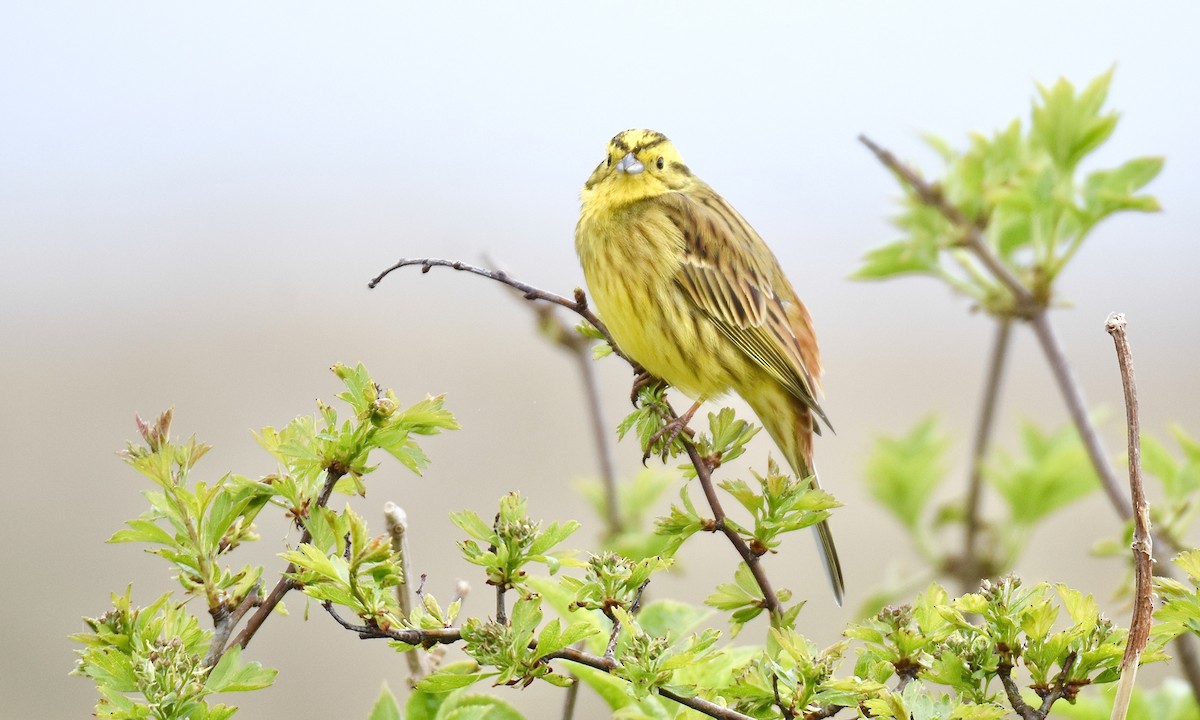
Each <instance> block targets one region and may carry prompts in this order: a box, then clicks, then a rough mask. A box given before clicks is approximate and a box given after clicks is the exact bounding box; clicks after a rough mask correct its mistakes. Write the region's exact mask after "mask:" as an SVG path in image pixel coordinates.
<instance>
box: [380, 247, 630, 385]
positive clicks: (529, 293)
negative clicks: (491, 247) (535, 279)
mask: <svg viewBox="0 0 1200 720" xmlns="http://www.w3.org/2000/svg"><path fill="white" fill-rule="evenodd" d="M412 265H419V266H421V272H422V273H427V272H429V270H430V268H433V267H448V268H453V269H455V270H460V271H462V272H469V273H474V274H476V275H482V276H483V277H485V278H488V279H490V280H495V281H496V282H501V283H504V284H505V285H508V286H509V287H513V288H516V289H517V290H520V291H521V292H522V293H523V295H524V297H525V299H526V300H544V301H546V302H552V303H554V304H555V305H561V306H563V307H565V308H566V309H568V310H570V311H571V312H573V313H575V314H577V315H579V316H580V317H582V318H583V319H584V320H587V321H588V322H589V323H591V324H592V325H593V326H594V327H595V328H596V329H597V330H599V331H600V332H601V333H602V334H603V335H604V337H606V338H607V339H608V342H609V344H610V345H612V347H613V352H614V353H616V354H617V355H620V356H621V357H623V358H625V359H626V360H628V361H629V362H630V363H631V364H634V365H636V363H634V362H633V361H632V360H630V359H629V357H628V356H627V355H625V354H624V353H622V352H621V349H620V348H618V347H617V344H616V343H615V342H613V341H612V335H610V334H609V333H608V328H606V327H604V323H602V322H600V318H598V317H596V314H595V313H594V312H592V311H591V310H590V309H589V308H588V306H587V302H586V299H585V296H584V294H583V292H582V291H580V290H576V291H575V299H574V300H572V299H570V298H567V297H563V296H562V295H559V294H557V293H552V292H550V291H548V290H542V289H541V288H536V287H534V286H532V285H529V284H527V283H523V282H521V281H520V280H515V279H513V278H511V277H509V276H508V273H506V272H503V271H499V270H487V269H485V268H481V267H476V266H474V265H469V264H467V263H464V262H459V261H457V260H442V259H441V258H400V259H399V260H397V261H396V264H395V265H392V266H391V267H390V268H388V269H386V270H384V271H383V272H381V273H379V274H378V275H376V276H375V277H373V278H371V281H370V282H369V283H367V287H369V288H374V287H375V286H376V285H378V284H379V283H380V282H381V281H382V280H383V279H384V278H385V277H387V276H388V274H389V273H391V272H392V271H393V270H398V269H400V268H403V267H409V266H412Z"/></svg>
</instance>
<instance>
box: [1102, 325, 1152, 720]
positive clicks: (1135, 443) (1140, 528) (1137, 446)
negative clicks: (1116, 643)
mask: <svg viewBox="0 0 1200 720" xmlns="http://www.w3.org/2000/svg"><path fill="white" fill-rule="evenodd" d="M1104 329H1105V330H1106V331H1108V334H1109V335H1111V336H1112V339H1113V344H1114V346H1115V347H1116V351H1117V362H1118V364H1119V365H1120V367H1121V385H1122V387H1123V388H1124V390H1125V423H1126V428H1127V431H1128V435H1129V493H1130V497H1131V498H1132V499H1133V567H1134V604H1133V619H1132V620H1131V621H1130V624H1129V637H1128V639H1127V640H1126V642H1125V654H1124V655H1123V656H1122V657H1121V665H1120V670H1121V679H1120V681H1119V682H1118V683H1117V693H1116V699H1115V700H1114V702H1113V711H1112V718H1113V720H1124V718H1125V716H1126V714H1127V713H1128V711H1129V701H1130V698H1131V697H1132V694H1133V687H1134V683H1135V681H1136V678H1137V669H1138V660H1139V659H1140V658H1141V656H1142V651H1143V650H1145V649H1146V644H1147V643H1148V642H1149V640H1150V624H1151V622H1152V617H1151V616H1152V615H1153V613H1154V585H1153V583H1154V577H1153V575H1154V557H1153V555H1154V538H1153V536H1152V535H1151V534H1150V509H1149V504H1148V502H1147V501H1146V491H1145V488H1144V487H1143V485H1142V446H1141V428H1140V421H1139V419H1138V398H1137V384H1136V383H1135V382H1134V375H1133V353H1132V351H1131V350H1130V349H1129V337H1128V334H1127V333H1126V322H1125V316H1124V315H1122V314H1121V313H1113V314H1112V315H1109V316H1108V321H1107V322H1105V323H1104Z"/></svg>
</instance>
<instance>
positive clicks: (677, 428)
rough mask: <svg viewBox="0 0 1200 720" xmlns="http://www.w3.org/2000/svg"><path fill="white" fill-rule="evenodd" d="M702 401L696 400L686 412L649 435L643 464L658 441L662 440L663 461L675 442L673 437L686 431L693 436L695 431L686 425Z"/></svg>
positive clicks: (643, 455)
mask: <svg viewBox="0 0 1200 720" xmlns="http://www.w3.org/2000/svg"><path fill="white" fill-rule="evenodd" d="M703 402H704V401H703V399H701V400H697V401H696V402H695V403H693V404H692V406H691V407H690V408H688V411H687V412H685V413H684V414H682V415H680V416H679V417H677V418H675V419H674V420H671V421H670V422H668V423H667V424H666V425H663V426H662V428H661V429H660V430H659V431H658V432H656V433H654V434H653V435H651V436H650V440H648V441H647V442H646V447H645V448H643V454H642V464H643V465H645V464H646V461H647V460H649V459H650V456H651V455H652V454H653V453H654V446H655V445H658V443H659V442H660V441H661V442H662V460H663V462H666V461H667V454H668V453H669V452H670V450H671V444H672V443H674V442H675V439H676V438H678V437H679V434H680V433H687V436H688V437H693V436H695V434H696V431H695V430H692V429H691V428H690V427H688V426H687V425H688V423H689V422H691V421H692V416H693V415H695V414H696V411H697V410H699V409H700V405H701V404H702V403H703Z"/></svg>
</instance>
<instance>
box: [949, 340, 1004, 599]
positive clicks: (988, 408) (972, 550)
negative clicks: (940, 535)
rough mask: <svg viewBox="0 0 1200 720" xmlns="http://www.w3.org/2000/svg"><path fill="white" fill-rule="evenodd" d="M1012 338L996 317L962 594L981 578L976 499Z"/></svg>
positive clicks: (970, 489)
mask: <svg viewBox="0 0 1200 720" xmlns="http://www.w3.org/2000/svg"><path fill="white" fill-rule="evenodd" d="M1011 335H1012V319H1011V318H1008V317H1002V318H999V319H998V320H997V321H996V339H995V341H994V343H993V345H992V356H991V360H990V361H989V362H988V371H987V381H986V385H985V387H984V391H983V402H982V403H980V406H979V421H978V423H977V424H976V426H975V443H974V448H973V449H972V451H971V474H970V477H969V478H968V481H967V507H966V522H965V524H964V535H965V536H964V538H963V561H962V566H961V567H960V568H959V581H960V583H961V585H962V590H963V592H969V591H970V589H971V588H972V587H974V586H976V585H978V583H979V581H980V580H981V579H983V573H984V569H983V568H982V567H981V566H980V562H979V557H978V540H979V504H980V503H979V499H980V496H981V494H982V493H981V489H982V487H983V464H984V460H985V459H986V458H987V452H988V446H989V445H990V443H991V439H992V428H993V426H994V424H995V420H996V407H997V406H998V404H999V403H998V402H997V401H998V399H999V397H1000V385H1001V382H1002V380H1003V378H1004V363H1005V360H1006V359H1007V357H1008V340H1009V338H1010V337H1011Z"/></svg>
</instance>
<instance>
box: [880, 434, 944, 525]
mask: <svg viewBox="0 0 1200 720" xmlns="http://www.w3.org/2000/svg"><path fill="white" fill-rule="evenodd" d="M948 445H949V441H948V440H947V439H946V437H945V435H944V434H943V433H942V431H941V428H939V427H938V422H937V419H936V418H934V417H928V418H926V419H924V420H922V421H921V422H919V423H917V425H915V426H914V427H913V428H912V430H910V431H909V432H908V434H907V435H905V436H903V437H900V438H879V439H877V440H876V441H875V448H874V450H873V452H872V453H871V457H870V459H869V460H868V461H867V470H866V477H867V488H868V489H869V490H870V491H871V495H872V496H874V497H875V499H876V500H878V501H879V503H880V504H881V505H883V506H884V507H885V508H887V509H888V510H889V511H891V513H892V514H893V515H895V516H896V519H898V520H899V521H900V522H901V523H903V524H904V526H905V527H907V528H909V530H910V531H913V532H915V531H916V530H917V529H918V527H919V526H920V524H921V522H922V518H923V516H924V513H925V509H926V507H927V505H928V503H929V498H930V497H931V496H932V494H933V491H934V490H935V489H936V488H937V486H938V485H939V484H940V483H941V482H942V480H943V479H944V478H945V472H946V471H945V454H946V448H947V447H948Z"/></svg>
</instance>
